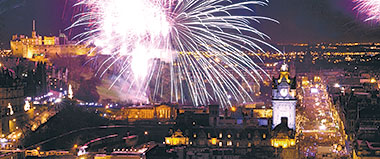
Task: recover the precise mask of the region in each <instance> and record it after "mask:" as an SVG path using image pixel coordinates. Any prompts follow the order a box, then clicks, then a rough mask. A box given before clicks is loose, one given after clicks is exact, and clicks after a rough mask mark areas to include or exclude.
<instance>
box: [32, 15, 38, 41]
mask: <svg viewBox="0 0 380 159" xmlns="http://www.w3.org/2000/svg"><path fill="white" fill-rule="evenodd" d="M32 38H37V32H36V20H34V19H33V31H32Z"/></svg>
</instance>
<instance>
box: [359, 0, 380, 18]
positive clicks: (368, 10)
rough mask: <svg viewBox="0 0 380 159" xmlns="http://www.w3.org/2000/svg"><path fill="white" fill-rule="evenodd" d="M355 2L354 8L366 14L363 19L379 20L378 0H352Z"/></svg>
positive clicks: (379, 2) (379, 7)
mask: <svg viewBox="0 0 380 159" xmlns="http://www.w3.org/2000/svg"><path fill="white" fill-rule="evenodd" d="M353 2H354V3H355V4H356V6H355V8H354V10H357V11H358V12H359V13H360V14H362V15H364V16H366V18H365V21H373V22H377V23H378V22H380V1H379V0H353Z"/></svg>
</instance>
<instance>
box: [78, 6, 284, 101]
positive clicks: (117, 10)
mask: <svg viewBox="0 0 380 159" xmlns="http://www.w3.org/2000/svg"><path fill="white" fill-rule="evenodd" d="M267 3H268V2H267V1H259V0H250V1H243V2H232V0H81V1H79V2H78V4H77V5H85V6H86V8H87V9H88V10H87V11H84V12H82V13H80V14H78V15H77V18H78V20H77V21H76V22H75V23H73V24H72V26H71V27H78V26H87V27H88V28H89V31H86V32H83V33H81V34H78V35H77V36H76V37H75V38H80V39H81V41H80V42H81V43H82V42H85V43H87V44H91V45H95V46H96V47H97V49H98V50H99V53H101V54H105V55H109V58H108V59H107V60H105V61H104V62H103V63H102V64H101V66H100V67H99V68H103V69H99V71H98V72H97V73H98V74H99V75H100V76H103V75H105V74H106V72H107V70H108V69H110V68H111V67H112V66H114V65H116V64H117V65H118V66H120V71H119V72H118V76H117V78H116V80H115V82H114V83H113V84H112V85H114V84H115V83H116V81H118V80H121V79H122V80H123V82H125V83H127V85H128V87H129V91H131V90H134V92H135V94H136V96H144V95H145V93H146V91H147V89H148V87H149V84H150V83H151V82H153V83H154V85H155V88H154V95H153V97H155V96H156V95H157V94H158V93H159V89H160V87H161V88H162V87H170V95H171V99H170V100H171V102H185V101H184V96H185V95H184V94H185V93H186V91H188V92H187V93H189V94H190V96H191V101H192V102H193V104H194V105H206V104H210V103H212V102H215V101H216V102H218V103H219V104H221V105H222V106H228V105H231V100H232V99H233V100H236V101H241V102H246V101H252V99H251V97H250V95H249V93H248V92H249V91H252V90H251V89H252V88H251V86H250V84H249V81H250V79H252V80H253V81H255V82H256V84H259V82H260V81H262V80H264V79H263V77H262V74H263V75H265V76H267V74H266V73H265V71H264V70H263V69H261V68H260V67H259V66H258V65H257V64H256V63H255V62H254V61H253V59H252V57H250V56H249V55H248V52H251V53H254V52H256V51H257V50H260V51H261V52H264V50H263V49H262V48H261V47H260V46H263V45H265V46H268V47H270V48H272V49H274V50H275V51H278V52H280V51H279V50H277V49H276V48H274V47H273V46H271V45H270V44H268V43H267V42H265V40H266V39H270V38H269V36H267V35H266V34H264V33H262V32H260V31H259V30H257V29H255V28H254V27H253V26H252V24H251V23H252V22H255V23H260V20H269V21H274V22H277V21H275V20H273V19H271V18H267V17H263V16H255V15H241V14H240V15H235V14H233V12H236V11H237V10H239V12H241V11H245V12H247V13H249V14H252V12H253V10H252V9H251V8H250V7H249V6H251V5H260V6H265V5H267ZM256 58H257V59H259V60H261V59H260V57H258V56H256ZM261 62H262V61H261ZM167 65H168V66H169V68H170V84H165V86H163V85H164V84H163V83H162V81H163V80H164V79H163V78H164V77H166V76H168V75H166V74H164V73H163V71H162V70H163V69H164V68H165V66H167ZM243 83H244V84H245V85H247V86H248V89H249V91H248V90H245V89H244V88H243V85H242V84H243ZM184 86H186V87H187V88H184ZM161 91H162V89H161Z"/></svg>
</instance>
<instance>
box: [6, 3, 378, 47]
mask: <svg viewBox="0 0 380 159" xmlns="http://www.w3.org/2000/svg"><path fill="white" fill-rule="evenodd" d="M1 1H2V0H0V2H1ZM3 1H6V0H3ZM8 1H14V0H8ZM24 1H25V2H24V3H23V4H22V5H21V6H20V7H17V8H15V9H8V10H7V11H6V12H5V13H3V14H2V15H0V21H1V22H2V23H1V26H0V41H1V42H2V43H3V46H4V47H8V46H9V44H8V43H9V40H10V39H11V35H12V34H16V33H17V34H26V35H30V34H31V33H30V32H31V29H32V20H33V19H36V21H37V31H38V33H39V34H40V35H58V32H59V30H62V31H63V30H64V29H65V28H66V27H68V26H69V25H70V23H71V22H70V19H71V14H72V13H73V9H72V7H70V6H71V5H72V3H73V1H74V0H69V3H70V4H67V5H66V11H65V13H66V14H65V16H64V17H63V18H62V13H63V10H64V6H65V1H66V0H24ZM351 1H352V0H270V3H269V6H265V7H256V12H257V14H259V15H264V16H268V17H271V18H274V19H277V20H279V21H280V24H276V23H272V22H263V23H262V24H261V25H258V28H259V29H260V30H262V31H264V32H265V33H267V34H268V35H269V36H271V37H272V40H271V41H270V42H272V43H277V42H285V43H289V42H300V43H301V42H337V41H355V42H356V41H358V42H362V41H376V42H379V41H380V25H376V24H372V25H371V24H363V23H362V22H361V21H360V18H358V16H357V15H356V13H355V12H354V11H352V9H351V8H352V7H353V4H352V2H351ZM0 4H1V3H0Z"/></svg>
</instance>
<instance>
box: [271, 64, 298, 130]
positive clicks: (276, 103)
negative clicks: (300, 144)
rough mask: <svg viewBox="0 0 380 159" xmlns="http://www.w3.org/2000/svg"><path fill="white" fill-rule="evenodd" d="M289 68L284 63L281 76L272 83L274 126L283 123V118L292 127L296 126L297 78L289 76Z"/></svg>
mask: <svg viewBox="0 0 380 159" xmlns="http://www.w3.org/2000/svg"><path fill="white" fill-rule="evenodd" d="M289 75H290V74H289V68H288V65H287V64H283V65H282V66H281V69H280V75H279V78H273V83H272V106H273V125H272V128H274V127H276V126H277V125H279V124H281V119H282V120H283V121H284V118H286V119H287V120H286V121H287V125H288V127H289V128H290V129H293V130H295V127H296V125H295V124H296V103H297V99H296V85H297V84H296V78H295V77H294V78H290V77H289Z"/></svg>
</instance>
